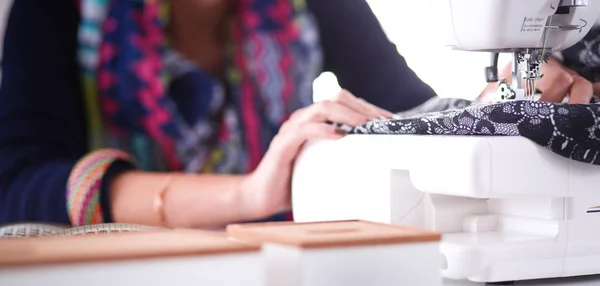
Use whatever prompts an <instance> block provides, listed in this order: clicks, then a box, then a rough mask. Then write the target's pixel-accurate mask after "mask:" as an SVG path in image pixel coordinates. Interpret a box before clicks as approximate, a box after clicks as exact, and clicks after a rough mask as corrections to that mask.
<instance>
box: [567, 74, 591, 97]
mask: <svg viewBox="0 0 600 286" xmlns="http://www.w3.org/2000/svg"><path fill="white" fill-rule="evenodd" d="M593 95H594V87H593V86H592V83H591V82H589V81H588V80H587V79H585V78H583V77H581V76H578V75H577V76H574V77H573V84H572V85H571V89H570V90H569V103H571V104H588V103H590V101H591V100H592V96H593Z"/></svg>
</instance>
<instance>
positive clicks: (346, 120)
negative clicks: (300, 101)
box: [290, 100, 369, 126]
mask: <svg viewBox="0 0 600 286" xmlns="http://www.w3.org/2000/svg"><path fill="white" fill-rule="evenodd" d="M295 113H297V114H294V116H292V117H291V118H290V120H291V123H292V124H294V125H298V124H303V123H306V122H328V121H329V122H336V123H341V124H346V125H350V126H357V125H362V124H365V123H367V122H368V121H369V117H368V116H367V115H365V114H362V113H359V112H357V111H356V110H354V109H351V108H349V107H347V106H345V105H343V104H340V103H337V102H334V101H328V100H326V101H321V102H318V103H315V104H313V105H311V106H309V107H307V108H305V109H303V110H300V111H297V112H295Z"/></svg>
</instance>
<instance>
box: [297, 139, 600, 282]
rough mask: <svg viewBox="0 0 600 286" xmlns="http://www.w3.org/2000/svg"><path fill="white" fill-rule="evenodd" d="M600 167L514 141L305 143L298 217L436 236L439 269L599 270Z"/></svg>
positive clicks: (487, 275)
mask: <svg viewBox="0 0 600 286" xmlns="http://www.w3.org/2000/svg"><path fill="white" fill-rule="evenodd" d="M598 186H600V167H598V166H592V165H590V164H586V163H581V162H576V161H573V160H569V159H567V158H563V157H560V156H558V155H556V154H554V153H552V152H551V151H549V150H547V149H544V148H542V147H540V146H539V145H536V144H535V143H533V142H531V141H529V140H528V139H525V138H521V137H479V136H418V135H349V136H347V137H345V138H343V139H341V140H337V141H313V142H310V143H309V144H307V145H306V146H305V148H304V150H303V152H302V154H301V156H300V157H299V158H298V160H297V162H296V166H295V169H294V174H293V179H292V199H293V208H294V217H295V220H296V221H298V222H314V221H331V220H348V219H364V220H372V221H378V222H385V223H392V224H402V225H412V226H419V227H425V228H428V229H432V230H436V231H439V232H442V233H443V240H442V244H441V253H442V254H443V255H442V267H441V272H442V275H443V276H444V277H446V278H451V279H457V280H458V279H468V280H471V281H475V282H498V281H516V280H529V279H543V278H553V277H568V276H579V275H591V274H600V263H598V261H599V260H600V239H598V237H599V236H600V227H598V226H600V193H598V190H597V189H598Z"/></svg>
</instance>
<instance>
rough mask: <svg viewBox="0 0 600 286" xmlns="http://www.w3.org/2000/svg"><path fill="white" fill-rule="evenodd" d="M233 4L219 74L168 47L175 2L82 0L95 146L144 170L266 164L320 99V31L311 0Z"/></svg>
mask: <svg viewBox="0 0 600 286" xmlns="http://www.w3.org/2000/svg"><path fill="white" fill-rule="evenodd" d="M172 1H177V0H172ZM230 1H232V3H231V6H232V7H234V9H233V14H232V21H231V23H230V33H229V34H230V37H229V39H230V42H229V45H228V47H229V48H228V50H227V57H226V61H225V63H224V65H225V67H226V71H227V73H226V80H219V79H217V78H215V77H213V76H211V75H209V74H208V73H207V72H204V71H202V70H201V69H199V68H197V67H196V66H194V65H192V64H190V63H189V62H187V61H186V60H185V59H183V58H182V57H181V56H179V54H178V53H177V52H176V51H174V50H173V49H171V48H170V47H169V45H168V38H167V34H166V32H165V31H166V28H167V27H166V26H167V23H168V16H169V11H168V3H167V2H168V1H166V0H162V1H161V0H154V1H153V0H112V1H111V0H80V10H81V24H80V28H79V36H78V37H79V43H80V46H79V61H80V63H81V66H82V75H83V83H84V89H85V91H86V93H85V96H86V104H87V113H88V115H89V129H90V131H89V134H90V135H91V138H90V148H91V149H96V148H100V147H107V146H110V147H113V148H119V149H121V150H124V151H127V152H129V153H131V154H132V155H133V156H134V157H135V158H136V160H137V161H138V163H139V164H140V165H141V168H142V169H146V170H176V171H186V172H216V173H246V172H249V171H251V170H253V169H254V168H255V167H256V166H257V165H258V163H259V161H260V160H261V158H262V156H263V155H264V153H265V151H266V150H267V148H268V146H269V143H270V142H271V140H272V139H273V137H274V136H275V134H276V133H277V132H278V130H279V127H280V126H281V124H282V123H283V122H284V121H285V120H286V119H287V118H288V117H289V116H290V114H291V113H292V112H294V111H295V110H297V109H299V108H302V107H305V106H307V105H309V104H311V103H312V81H313V80H314V78H315V77H316V76H317V75H318V73H319V68H320V60H321V51H320V46H319V41H318V35H317V34H318V33H317V28H316V23H315V21H314V19H313V18H312V16H311V14H310V13H309V12H308V10H307V8H306V4H305V2H304V0H230Z"/></svg>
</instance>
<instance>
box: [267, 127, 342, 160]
mask: <svg viewBox="0 0 600 286" xmlns="http://www.w3.org/2000/svg"><path fill="white" fill-rule="evenodd" d="M294 127H295V128H294ZM345 135H346V134H345V132H342V131H340V130H339V129H337V128H336V127H335V126H333V125H331V124H327V123H322V122H304V123H302V124H298V125H289V127H288V129H287V132H280V133H279V134H278V135H277V136H275V138H274V139H273V141H272V143H271V146H270V147H269V150H268V153H270V155H272V156H275V157H276V158H278V159H277V161H278V162H280V164H284V165H285V164H287V163H289V162H290V160H293V159H294V158H295V157H296V156H297V154H298V152H299V151H300V147H301V146H302V145H303V144H304V143H305V142H306V141H307V140H311V139H332V140H337V139H340V138H342V137H344V136H345Z"/></svg>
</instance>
